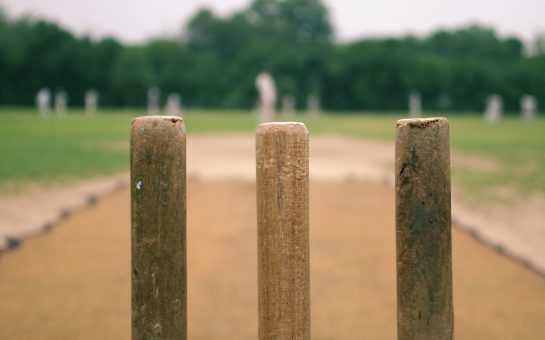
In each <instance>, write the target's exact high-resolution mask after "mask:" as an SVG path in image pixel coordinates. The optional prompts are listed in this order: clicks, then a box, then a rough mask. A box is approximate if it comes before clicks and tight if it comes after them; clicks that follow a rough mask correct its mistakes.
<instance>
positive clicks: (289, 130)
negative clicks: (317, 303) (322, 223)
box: [256, 123, 310, 340]
mask: <svg viewBox="0 0 545 340" xmlns="http://www.w3.org/2000/svg"><path fill="white" fill-rule="evenodd" d="M308 150H309V148H308V131H307V129H306V127H305V125H304V124H302V123H269V124H262V125H260V126H259V127H258V129H257V134H256V162H257V166H256V170H257V171H256V172H257V173H256V175H257V223H258V290H259V293H258V319H259V324H258V332H259V339H261V340H264V339H310V262H309V208H308V207H309V201H308V186H309V166H308V164H309V159H308V157H309V156H308Z"/></svg>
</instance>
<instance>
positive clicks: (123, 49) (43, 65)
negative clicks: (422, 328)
mask: <svg viewBox="0 0 545 340" xmlns="http://www.w3.org/2000/svg"><path fill="white" fill-rule="evenodd" d="M544 13H545V2H543V1H542V0H520V1H516V2H512V1H511V2H510V1H492V0H484V1H471V0H457V1H451V0H449V1H441V2H436V1H435V2H434V1H431V0H415V1H410V2H406V1H396V0H386V1H380V2H361V1H353V0H336V1H333V0H328V1H326V0H253V1H251V0H223V1H220V0H209V1H200V0H184V1H175V0H155V1H134V0H113V1H112V0H95V1H74V0H72V1H69V0H0V155H2V157H0V301H2V303H0V338H1V339H97V338H100V339H124V338H128V337H129V333H130V280H131V278H130V219H129V217H130V216H129V213H130V212H129V204H130V199H129V180H128V170H129V139H130V136H129V132H130V124H131V123H130V122H131V120H132V119H133V118H135V117H137V116H142V115H157V114H168V115H179V116H182V117H183V119H184V123H185V125H186V128H187V131H188V142H187V143H188V144H187V147H188V153H187V154H188V163H187V164H188V185H187V188H188V189H187V190H188V241H187V242H188V271H189V279H188V292H189V330H190V337H191V338H192V339H255V338H256V334H257V314H256V313H257V293H256V289H257V287H256V283H257V280H256V275H257V264H256V260H255V259H256V256H257V254H256V246H255V243H256V237H257V235H256V226H255V224H256V222H255V221H256V212H255V158H254V152H255V150H254V137H253V134H254V132H255V129H256V125H257V124H258V123H261V122H266V121H271V120H278V121H301V122H304V123H305V124H306V125H307V127H308V130H309V133H310V168H311V203H310V204H311V207H310V214H311V216H310V218H311V239H310V242H311V254H312V255H311V257H312V260H311V277H312V284H311V289H312V291H311V295H312V318H313V323H312V333H313V338H315V339H392V338H395V331H396V327H395V325H396V295H395V292H396V290H395V289H396V288H395V282H396V281H395V280H396V277H395V264H396V258H395V256H396V254H395V233H394V230H395V229H394V228H395V226H394V224H395V223H394V216H395V211H394V193H393V186H392V184H393V177H394V176H393V165H394V139H395V122H396V121H397V120H398V119H401V118H407V117H433V116H444V117H447V118H448V120H449V124H450V138H451V163H452V190H453V226H454V228H453V270H454V305H455V321H456V325H455V327H456V335H457V337H459V338H461V339H543V338H544V337H545V323H543V320H544V318H545V303H544V301H545V279H544V276H545V248H544V247H543V244H544V242H545V209H544V207H545V152H544V150H545V119H544V116H543V112H544V111H545V110H544V108H545V21H544V20H543V14H544Z"/></svg>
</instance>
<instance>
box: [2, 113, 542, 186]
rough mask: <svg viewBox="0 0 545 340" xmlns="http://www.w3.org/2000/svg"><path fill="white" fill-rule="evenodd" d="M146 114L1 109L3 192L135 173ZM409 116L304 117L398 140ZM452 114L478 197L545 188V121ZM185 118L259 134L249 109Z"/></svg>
mask: <svg viewBox="0 0 545 340" xmlns="http://www.w3.org/2000/svg"><path fill="white" fill-rule="evenodd" d="M142 113H143V112H135V113H134V114H130V113H129V111H124V110H115V111H105V112H100V114H99V115H98V116H97V117H96V118H89V117H86V116H85V115H84V114H83V112H81V111H71V112H69V113H68V114H67V115H66V116H65V117H64V118H62V119H57V118H55V117H54V116H52V117H50V118H48V119H43V118H41V117H39V116H38V114H37V113H36V112H35V110H33V109H27V110H22V109H9V108H4V109H0V153H1V154H2V156H3V157H2V158H0V191H3V192H6V191H10V190H17V189H18V188H21V187H23V186H24V185H25V184H28V183H35V182H37V183H41V184H48V183H53V182H58V181H71V180H75V179H79V178H85V177H91V176H98V175H107V174H112V173H115V172H118V171H123V170H127V169H128V162H129V155H128V145H129V129H130V121H131V119H132V118H133V117H135V116H136V115H137V114H142ZM434 115H441V114H440V113H436V114H434ZM404 117H405V114H404V113H403V114H393V113H388V114H368V113H365V114H335V113H329V114H325V115H322V117H320V118H314V119H313V118H309V117H305V116H303V115H300V116H297V118H296V119H297V120H301V121H303V122H305V123H306V124H307V127H308V129H309V131H310V133H311V135H316V134H340V135H346V136H352V137H356V138H364V139H373V140H383V141H392V142H393V140H394V134H395V121H396V120H397V119H399V118H404ZM446 117H447V118H449V121H450V126H451V127H450V129H451V146H452V153H453V154H454V155H456V156H460V157H455V158H453V159H454V160H455V161H454V162H453V182H454V184H455V185H460V186H461V187H462V188H464V189H466V191H467V192H469V193H474V194H477V195H478V194H480V193H486V192H491V191H493V190H494V189H496V188H509V189H513V190H514V191H515V192H520V193H527V192H530V191H539V192H542V193H545V119H543V118H541V119H539V120H537V121H534V122H524V121H521V120H520V119H518V117H514V116H513V117H508V118H505V119H504V120H502V121H501V122H499V123H497V124H487V123H485V122H484V121H483V120H482V118H481V115H479V114H475V115H468V114H465V115H446ZM185 121H186V127H187V130H188V132H189V134H192V133H205V132H207V133H215V132H246V133H252V132H253V131H254V129H255V118H254V117H253V115H251V114H250V113H249V112H229V111H221V112H209V111H193V112H189V113H187V114H186V116H185ZM457 159H462V160H463V161H460V162H456V160H457ZM392 160H393V155H392Z"/></svg>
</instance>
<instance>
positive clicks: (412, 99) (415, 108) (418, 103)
mask: <svg viewBox="0 0 545 340" xmlns="http://www.w3.org/2000/svg"><path fill="white" fill-rule="evenodd" d="M409 113H410V115H411V117H413V118H419V117H422V97H421V96H420V93H418V91H413V92H411V93H410V94H409Z"/></svg>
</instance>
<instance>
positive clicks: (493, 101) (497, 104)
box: [484, 94, 502, 123]
mask: <svg viewBox="0 0 545 340" xmlns="http://www.w3.org/2000/svg"><path fill="white" fill-rule="evenodd" d="M501 116H502V100H501V97H500V96H498V95H497V94H493V95H491V96H490V97H488V102H487V104H486V110H485V112H484V119H485V120H486V121H487V122H489V123H494V122H497V121H499V120H500V119H501Z"/></svg>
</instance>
